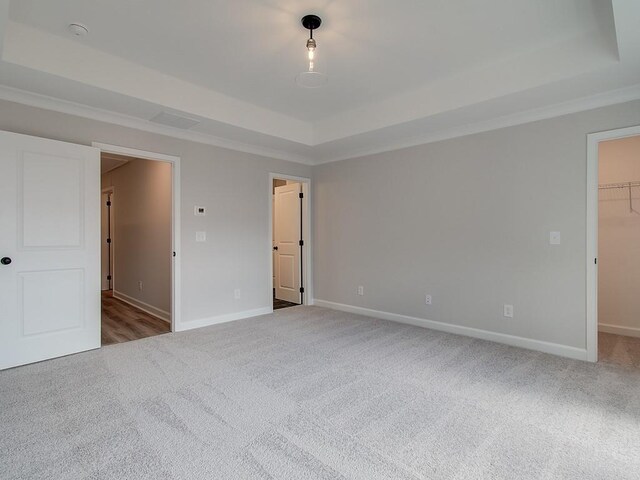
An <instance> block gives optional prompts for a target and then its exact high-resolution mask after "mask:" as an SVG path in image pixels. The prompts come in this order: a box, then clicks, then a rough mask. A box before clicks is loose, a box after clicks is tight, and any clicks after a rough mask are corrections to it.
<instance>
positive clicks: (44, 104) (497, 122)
mask: <svg viewBox="0 0 640 480" xmlns="http://www.w3.org/2000/svg"><path fill="white" fill-rule="evenodd" d="M0 99H1V100H6V101H9V102H15V103H20V104H23V105H29V106H31V107H36V108H42V109H45V110H52V111H55V112H60V113H65V114H69V115H75V116H78V117H82V118H88V119H91V120H96V121H100V122H105V123H110V124H114V125H119V126H123V127H128V128H133V129H136V130H141V131H145V132H149V133H155V134H158V135H164V136H168V137H172V138H177V139H180V140H187V141H192V142H196V143H202V144H206V145H212V146H215V147H220V148H226V149H229V150H235V151H239V152H244V153H250V154H253V155H259V156H263V157H269V158H276V159H279V160H286V161H289V162H295V163H301V164H304V165H322V164H325V163H331V162H337V161H341V160H348V159H350V158H357V157H364V156H368V155H375V154H377V153H384V152H390V151H394V150H400V149H403V148H409V147H415V146H418V145H424V144H428V143H433V142H438V141H442V140H449V139H452V138H457V137H463V136H466V135H473V134H476V133H482V132H487V131H491V130H497V129H501V128H506V127H511V126H516V125H522V124H525V123H530V122H535V121H538V120H545V119H549V118H553V117H559V116H562V115H568V114H571V113H578V112H582V111H586V110H592V109H594V108H600V107H606V106H609V105H615V104H619V103H625V102H629V101H634V100H638V99H640V84H638V85H634V86H632V87H627V88H623V89H619V90H612V91H609V92H604V93H600V94H596V95H591V96H588V97H582V98H579V99H576V100H572V101H568V102H563V103H559V104H555V105H551V106H547V107H542V108H537V109H532V110H528V111H525V112H521V113H516V114H513V115H506V116H502V117H497V118H494V119H491V120H488V121H483V122H477V123H473V124H469V125H464V126H461V127H455V128H448V129H444V130H439V131H435V132H430V133H428V134H425V135H420V136H418V137H411V138H409V139H405V140H402V141H397V142H389V143H388V144H386V145H385V146H383V147H373V148H364V149H355V150H352V151H351V152H346V153H345V154H343V155H336V156H326V157H324V156H322V155H320V156H319V157H318V158H315V159H312V158H309V157H306V156H301V155H296V154H291V153H289V152H285V151H281V150H276V149H271V148H268V147H261V146H255V145H250V144H245V143H241V142H235V141H233V140H228V139H224V138H220V137H216V136H213V135H207V134H204V133H200V132H193V131H185V130H179V129H175V128H171V127H166V126H163V125H158V124H154V123H151V122H149V121H148V120H143V119H140V118H136V117H131V116H128V115H122V114H119V113H114V112H110V111H108V110H103V109H99V108H95V107H89V106H86V105H81V104H78V103H74V102H69V101H67V100H60V99H57V98H53V97H49V96H46V95H41V94H36V93H31V92H26V91H24V90H19V89H15V88H12V87H7V86H4V85H0ZM316 148H322V145H319V146H317V147H316Z"/></svg>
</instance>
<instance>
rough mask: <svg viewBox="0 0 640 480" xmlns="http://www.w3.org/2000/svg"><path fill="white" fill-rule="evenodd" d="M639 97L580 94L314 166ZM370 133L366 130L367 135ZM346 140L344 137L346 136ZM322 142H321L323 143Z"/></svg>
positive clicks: (637, 91) (636, 91)
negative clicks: (578, 96)
mask: <svg viewBox="0 0 640 480" xmlns="http://www.w3.org/2000/svg"><path fill="white" fill-rule="evenodd" d="M638 99H640V85H633V86H631V87H627V88H621V89H618V90H611V91H609V92H603V93H599V94H596V95H590V96H587V97H581V98H578V99H575V100H570V101H567V102H562V103H558V104H554V105H550V106H547V107H540V108H535V109H531V110H526V111H524V112H518V113H514V114H510V115H504V116H501V117H497V118H492V119H489V120H485V121H480V122H476V123H471V124H468V125H462V126H459V127H451V128H445V129H443V130H438V131H435V132H431V133H427V134H425V135H419V136H417V137H412V138H408V139H405V140H400V141H397V142H387V143H386V144H385V145H384V146H380V147H373V148H371V147H364V148H360V149H355V150H352V151H351V152H350V153H344V154H341V155H336V156H333V157H330V158H325V159H321V160H316V162H315V163H314V165H322V164H323V163H331V162H338V161H341V160H348V159H350V158H357V157H364V156H367V155H374V154H376V153H384V152H391V151H395V150H400V149H402V148H408V147H416V146H418V145H426V144H429V143H434V142H440V141H442V140H450V139H452V138H458V137H464V136H467V135H474V134H476V133H482V132H489V131H492V130H499V129H501V128H507V127H513V126H516V125H523V124H525V123H531V122H537V121H539V120H546V119H548V118H555V117H561V116H563V115H569V114H572V113H578V112H583V111H586V110H593V109H595V108H601V107H607V106H609V105H616V104H619V103H626V102H632V101H634V100H638ZM366 133H367V132H365V134H366ZM343 140H344V139H343ZM320 145H322V144H320Z"/></svg>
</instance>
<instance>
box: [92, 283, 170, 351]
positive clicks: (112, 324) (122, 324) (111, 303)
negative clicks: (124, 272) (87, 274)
mask: <svg viewBox="0 0 640 480" xmlns="http://www.w3.org/2000/svg"><path fill="white" fill-rule="evenodd" d="M170 331H171V325H170V324H169V322H165V321H164V320H162V319H160V318H158V317H154V316H153V315H150V314H148V313H147V312H144V311H142V310H140V309H139V308H136V307H133V306H131V305H129V304H128V303H125V302H123V301H121V300H118V299H117V298H114V297H113V294H112V292H111V290H106V291H103V292H102V345H112V344H114V343H122V342H128V341H130V340H139V339H141V338H146V337H153V336H155V335H161V334H163V333H169V332H170Z"/></svg>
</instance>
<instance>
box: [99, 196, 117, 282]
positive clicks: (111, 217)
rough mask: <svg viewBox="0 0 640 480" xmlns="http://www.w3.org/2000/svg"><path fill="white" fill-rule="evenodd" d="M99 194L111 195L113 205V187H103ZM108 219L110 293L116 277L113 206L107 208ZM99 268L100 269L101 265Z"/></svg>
mask: <svg viewBox="0 0 640 480" xmlns="http://www.w3.org/2000/svg"><path fill="white" fill-rule="evenodd" d="M101 192H102V193H103V194H104V193H110V194H111V203H112V204H113V197H115V193H116V189H115V187H114V186H113V185H112V186H110V187H105V188H103V189H102V190H101ZM100 211H102V205H100ZM109 217H110V218H109V222H110V223H109V227H110V230H109V235H110V237H111V246H110V249H111V258H110V259H109V261H110V262H111V265H110V270H111V282H110V285H111V291H112V292H113V291H115V289H116V288H115V278H116V276H115V274H114V270H115V267H116V261H115V258H116V255H115V253H116V245H115V242H114V241H113V237H115V234H114V231H115V226H116V225H115V221H114V219H115V216H114V213H113V205H111V207H110V208H109ZM102 233H103V232H100V241H102V240H104V239H103V238H102ZM100 252H102V250H100ZM100 267H101V269H102V265H101V266H100ZM100 273H101V274H102V273H103V272H100ZM100 281H101V284H102V278H101V279H100Z"/></svg>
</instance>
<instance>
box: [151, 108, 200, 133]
mask: <svg viewBox="0 0 640 480" xmlns="http://www.w3.org/2000/svg"><path fill="white" fill-rule="evenodd" d="M149 121H150V122H153V123H160V124H162V125H167V126H168V127H173V128H179V129H181V130H187V129H189V128H191V127H193V126H195V125H197V124H199V123H200V121H199V120H194V119H193V118H187V117H181V116H180V115H175V114H173V113H167V112H160V113H159V114H158V115H156V116H155V117H153V118H152V119H151V120H149Z"/></svg>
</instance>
